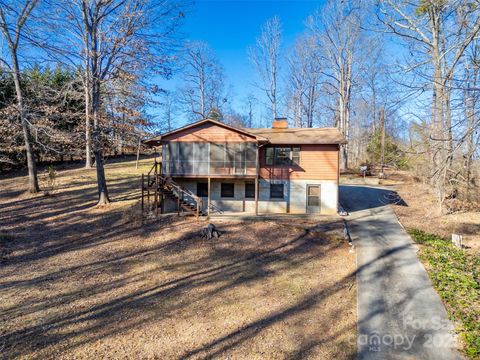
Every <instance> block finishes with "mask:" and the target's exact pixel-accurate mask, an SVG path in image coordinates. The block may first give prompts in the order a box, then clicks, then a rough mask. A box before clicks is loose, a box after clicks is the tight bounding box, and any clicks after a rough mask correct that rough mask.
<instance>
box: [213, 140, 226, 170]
mask: <svg viewBox="0 0 480 360" xmlns="http://www.w3.org/2000/svg"><path fill="white" fill-rule="evenodd" d="M224 167H225V144H222V143H210V174H212V175H215V174H222V171H223V168H224Z"/></svg>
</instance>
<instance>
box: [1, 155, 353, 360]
mask: <svg viewBox="0 0 480 360" xmlns="http://www.w3.org/2000/svg"><path fill="white" fill-rule="evenodd" d="M150 164H151V160H146V161H143V162H142V164H141V166H140V168H139V169H138V170H136V169H135V165H134V162H110V163H109V164H107V167H106V169H107V178H108V179H109V186H110V191H111V197H112V200H114V203H113V204H112V205H111V206H110V207H108V208H103V209H95V208H93V207H92V206H93V205H94V204H95V200H96V188H95V183H94V176H95V171H94V170H84V169H79V168H78V169H74V168H71V169H67V170H62V171H57V181H56V188H55V189H54V191H53V195H52V194H51V195H49V196H42V195H40V196H34V197H31V196H28V195H25V194H23V193H22V188H23V187H24V186H25V180H26V179H25V177H15V176H9V177H8V178H4V179H2V180H0V219H1V220H0V225H1V232H0V234H1V235H0V236H1V238H0V247H1V251H2V254H1V260H0V261H1V263H0V323H1V324H2V326H1V327H0V349H1V353H2V356H5V357H8V358H55V359H59V358H159V359H180V358H207V357H220V358H236V359H237V358H245V359H256V358H259V359H260V358H262V359H264V358H269V359H280V358H322V359H342V358H353V357H355V355H356V354H355V353H356V302H355V279H354V276H353V275H352V274H354V271H355V254H351V253H349V248H348V245H346V244H345V243H344V242H343V241H341V240H340V237H339V234H340V230H341V227H340V225H341V224H339V223H330V224H326V223H319V222H318V221H317V222H315V221H312V220H295V221H288V220H281V221H265V220H264V221H250V222H247V221H243V222H242V221H234V220H221V221H220V220H218V221H216V222H215V223H216V225H217V226H218V227H219V228H220V229H221V230H222V231H223V234H222V236H221V237H220V239H219V240H214V241H207V240H204V239H202V238H200V237H199V232H200V229H201V228H202V227H203V226H205V224H206V223H205V221H199V222H197V221H196V220H195V219H193V218H191V217H186V218H177V217H176V216H166V217H163V218H161V219H160V220H151V219H150V220H148V221H142V219H141V217H140V216H139V212H138V204H137V202H138V195H139V190H138V187H139V174H140V173H141V172H142V171H145V170H147V169H148V166H149V165H150Z"/></svg>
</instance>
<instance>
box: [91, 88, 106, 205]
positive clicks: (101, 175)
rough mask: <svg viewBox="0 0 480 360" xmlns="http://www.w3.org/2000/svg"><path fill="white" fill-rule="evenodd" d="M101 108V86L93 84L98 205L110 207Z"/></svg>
mask: <svg viewBox="0 0 480 360" xmlns="http://www.w3.org/2000/svg"><path fill="white" fill-rule="evenodd" d="M99 108H100V84H98V83H93V84H92V112H93V146H94V154H95V168H96V170H97V188H98V203H97V206H98V205H108V204H109V203H110V198H109V197H108V189H107V180H106V178H105V168H104V167H103V157H102V156H103V155H102V139H101V134H100V126H99V114H98V112H99Z"/></svg>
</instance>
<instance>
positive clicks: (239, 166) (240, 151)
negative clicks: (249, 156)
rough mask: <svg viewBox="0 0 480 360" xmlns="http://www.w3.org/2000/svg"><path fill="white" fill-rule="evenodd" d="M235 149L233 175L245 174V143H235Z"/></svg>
mask: <svg viewBox="0 0 480 360" xmlns="http://www.w3.org/2000/svg"><path fill="white" fill-rule="evenodd" d="M234 149H235V174H237V175H240V174H242V175H243V174H245V143H236V144H235V145H234Z"/></svg>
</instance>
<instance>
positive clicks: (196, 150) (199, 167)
mask: <svg viewBox="0 0 480 360" xmlns="http://www.w3.org/2000/svg"><path fill="white" fill-rule="evenodd" d="M208 158H209V143H207V142H196V143H193V172H194V174H197V175H206V174H208Z"/></svg>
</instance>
